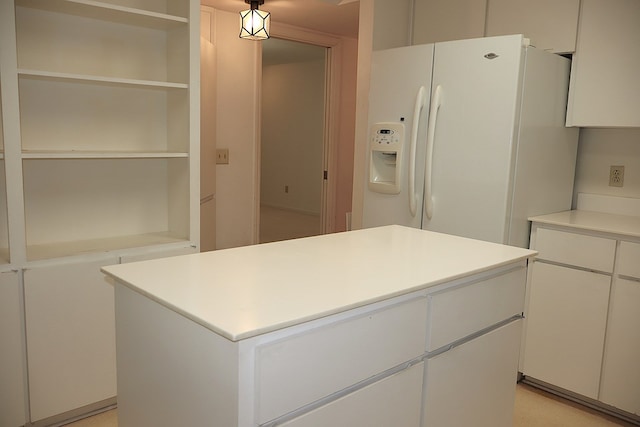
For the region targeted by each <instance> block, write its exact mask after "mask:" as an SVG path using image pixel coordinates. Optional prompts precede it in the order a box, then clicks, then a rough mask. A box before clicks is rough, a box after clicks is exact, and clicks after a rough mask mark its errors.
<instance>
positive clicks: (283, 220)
mask: <svg viewBox="0 0 640 427" xmlns="http://www.w3.org/2000/svg"><path fill="white" fill-rule="evenodd" d="M317 234H320V215H309V214H304V213H300V212H294V211H289V210H285V209H278V208H273V207H270V206H265V205H262V206H261V207H260V243H266V242H275V241H278V240H286V239H295V238H298V237H307V236H315V235H317Z"/></svg>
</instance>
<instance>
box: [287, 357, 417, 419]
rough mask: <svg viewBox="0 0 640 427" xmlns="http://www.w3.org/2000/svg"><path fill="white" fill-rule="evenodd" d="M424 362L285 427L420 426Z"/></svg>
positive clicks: (308, 414)
mask: <svg viewBox="0 0 640 427" xmlns="http://www.w3.org/2000/svg"><path fill="white" fill-rule="evenodd" d="M423 372H424V363H423V362H421V363H419V364H417V365H414V366H412V367H411V368H409V369H405V370H404V371H401V372H398V373H397V374H394V375H392V376H390V377H388V378H385V379H383V380H380V381H378V382H376V383H373V384H371V385H369V386H367V387H364V388H362V389H360V390H358V391H356V392H354V393H351V394H348V395H346V396H344V397H342V398H340V399H338V400H336V401H334V402H331V403H329V404H327V405H325V406H322V407H320V408H318V409H316V410H314V411H311V412H309V413H307V414H304V415H302V416H300V417H298V418H295V419H293V420H291V421H289V422H285V423H284V424H281V425H282V426H283V427H285V426H286V427H317V426H332V427H354V426H368V427H389V426H402V427H418V426H419V425H420V410H421V407H422V381H423V376H424V374H423Z"/></svg>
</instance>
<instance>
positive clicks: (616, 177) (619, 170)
mask: <svg viewBox="0 0 640 427" xmlns="http://www.w3.org/2000/svg"><path fill="white" fill-rule="evenodd" d="M623 184H624V166H611V169H609V187H622V185H623Z"/></svg>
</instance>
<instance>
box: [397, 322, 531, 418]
mask: <svg viewBox="0 0 640 427" xmlns="http://www.w3.org/2000/svg"><path fill="white" fill-rule="evenodd" d="M521 332H522V321H520V320H517V321H514V322H511V323H508V324H507V325H505V326H502V327H500V328H498V329H495V330H493V331H491V332H489V333H487V334H485V335H482V336H480V337H478V338H475V339H473V340H471V341H469V342H467V343H465V344H463V345H461V346H459V347H454V348H453V349H451V350H449V351H446V352H444V353H441V354H439V355H437V356H435V357H433V358H431V359H428V360H427V366H426V371H427V372H426V388H425V390H426V391H425V393H426V394H425V399H426V400H425V408H424V416H425V423H424V425H425V426H426V427H440V426H474V427H510V426H511V424H512V422H513V405H514V401H515V393H516V381H517V376H518V352H519V348H520V335H521ZM392 425H401V424H392Z"/></svg>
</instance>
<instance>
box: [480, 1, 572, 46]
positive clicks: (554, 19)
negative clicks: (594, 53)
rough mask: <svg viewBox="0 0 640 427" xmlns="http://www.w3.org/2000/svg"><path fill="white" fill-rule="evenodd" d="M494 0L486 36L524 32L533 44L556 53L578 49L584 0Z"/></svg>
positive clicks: (490, 4)
mask: <svg viewBox="0 0 640 427" xmlns="http://www.w3.org/2000/svg"><path fill="white" fill-rule="evenodd" d="M530 6H531V3H530V2H529V1H528V0H491V1H489V4H488V7H487V28H486V33H485V35H486V36H506V35H509V34H524V36H525V37H527V38H529V39H530V40H531V44H532V45H533V46H535V47H537V48H539V49H543V50H547V51H550V52H554V53H568V52H573V51H575V50H576V34H577V31H578V11H579V9H580V0H563V1H557V0H537V1H536V2H535V7H530Z"/></svg>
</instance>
